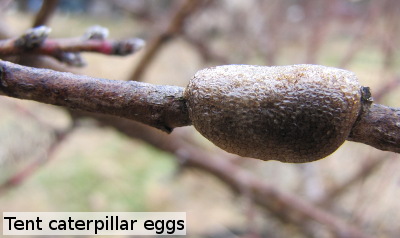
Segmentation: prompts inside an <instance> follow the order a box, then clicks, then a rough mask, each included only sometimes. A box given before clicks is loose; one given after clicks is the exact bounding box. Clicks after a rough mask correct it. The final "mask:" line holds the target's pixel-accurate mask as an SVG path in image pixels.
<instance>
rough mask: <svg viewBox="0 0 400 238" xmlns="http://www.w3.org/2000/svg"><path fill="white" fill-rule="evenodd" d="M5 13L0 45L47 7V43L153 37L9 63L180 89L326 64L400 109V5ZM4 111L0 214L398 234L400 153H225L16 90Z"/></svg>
mask: <svg viewBox="0 0 400 238" xmlns="http://www.w3.org/2000/svg"><path fill="white" fill-rule="evenodd" d="M46 5H47V7H46ZM53 5H54V8H52V7H51V6H53ZM0 12H1V13H0V19H1V20H0V37H1V38H2V39H7V38H12V37H16V36H18V35H21V34H22V33H24V32H25V31H26V30H27V29H29V28H31V27H32V26H34V25H35V23H37V22H40V21H38V18H39V15H40V14H39V13H40V12H42V13H43V12H44V14H45V16H46V18H44V20H43V19H42V21H41V22H40V23H42V24H45V25H47V26H49V27H51V28H52V32H51V35H50V38H75V37H81V36H82V35H83V33H84V32H85V30H86V29H87V28H88V27H90V26H93V25H101V26H103V27H107V28H108V29H109V30H110V36H109V37H110V38H111V39H126V38H132V37H139V38H142V39H144V40H146V42H147V46H146V48H144V49H143V50H141V51H140V52H138V53H135V54H134V55H131V56H126V57H118V56H106V55H101V54H94V53H83V57H84V59H85V61H86V63H87V65H86V66H85V67H82V68H74V67H70V66H66V65H64V64H62V63H59V62H56V61H55V60H53V59H49V58H46V57H40V56H34V57H33V56H30V57H22V56H21V57H12V58H7V60H11V61H13V62H16V63H19V64H24V65H32V66H35V67H46V68H52V69H56V70H61V71H71V72H74V73H78V74H84V75H90V76H93V77H101V78H108V79H113V80H137V81H145V82H150V83H154V84H168V85H179V86H185V85H186V84H187V83H188V80H189V79H190V78H191V77H192V76H193V75H194V73H195V72H196V71H197V70H200V69H202V68H205V67H208V66H214V65H222V64H256V65H288V64H300V63H312V64H322V65H326V66H333V67H339V68H344V69H347V70H351V71H353V72H355V73H356V74H357V76H358V77H359V80H360V82H361V84H362V85H364V86H369V87H371V91H372V95H373V97H374V100H375V102H378V103H382V104H386V105H388V106H393V107H398V106H399V105H400V103H399V99H400V94H399V93H400V90H399V88H398V85H399V83H400V78H399V76H400V75H399V73H400V67H399V65H400V57H399V56H400V55H399V53H400V52H399V49H400V48H399V47H398V42H399V40H400V37H399V36H400V19H399V17H400V2H399V1H396V0H326V1H313V0H247V1H243V0H218V1H216V0H214V1H213V0H197V1H195V0H161V1H160V0H108V1H106V0H81V1H79V0H70V1H66V0H59V1H55V0H49V1H41V0H30V1H28V0H19V1H17V0H0ZM0 115H1V116H0V210H1V211H37V212H41V211H49V212H50V211H51V212H74V211H76V212H78V211H101V212H123V211H131V212H134V211H143V212H146V211H185V212H187V222H188V223H187V224H188V227H187V231H188V237H215V238H216V237H271V238H275V237H345V236H341V235H340V234H344V233H343V232H344V231H345V230H346V229H347V230H355V232H358V233H360V234H364V235H365V237H367V236H368V235H369V236H371V237H399V234H400V226H399V224H400V223H399V222H400V203H399V200H398V198H399V197H400V173H399V172H398V171H400V160H399V158H398V157H399V156H398V155H396V154H394V153H390V152H383V151H378V150H376V149H374V148H372V147H369V146H367V145H363V144H358V143H353V142H346V143H345V144H344V145H343V146H341V147H340V148H339V149H338V150H337V151H336V152H335V153H334V154H332V155H330V156H329V157H327V158H325V159H323V160H320V161H317V162H313V163H309V164H283V163H280V162H275V161H268V162H264V161H259V160H256V159H250V158H246V159H243V158H239V157H237V156H234V155H230V154H227V153H225V152H223V151H221V150H220V149H218V148H216V147H215V146H214V145H212V144H211V143H210V142H208V141H207V140H206V139H204V138H203V137H201V135H199V134H198V133H197V132H196V131H195V130H194V128H192V127H184V128H178V129H176V130H175V131H174V132H173V133H172V134H171V135H167V134H165V133H162V132H158V131H156V130H154V129H151V128H147V127H146V126H143V125H140V124H137V123H134V122H130V121H126V120H122V119H116V118H108V117H102V116H99V115H94V114H93V115H91V114H90V115H89V114H81V113H76V112H70V111H67V110H65V109H63V108H60V107H55V106H49V105H44V104H40V103H36V102H30V101H22V100H17V99H12V98H7V97H1V98H0ZM282 194H283V195H282ZM288 204H289V205H288ZM338 224H344V225H343V226H345V228H343V227H342V226H341V225H338ZM342 228H343V229H342ZM347 237H349V236H347Z"/></svg>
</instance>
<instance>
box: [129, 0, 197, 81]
mask: <svg viewBox="0 0 400 238" xmlns="http://www.w3.org/2000/svg"><path fill="white" fill-rule="evenodd" d="M204 2H205V1H204V0H185V2H184V3H183V4H182V5H181V6H180V7H179V8H177V9H176V11H175V13H174V14H173V15H172V16H171V19H170V20H168V21H167V22H168V24H169V25H168V26H167V27H166V28H165V30H162V31H160V32H159V33H158V34H157V35H156V36H155V37H154V38H153V40H152V41H150V43H149V45H148V47H147V50H146V52H145V53H144V55H143V57H142V58H141V60H140V61H139V63H138V66H137V67H136V68H135V70H134V71H133V72H132V74H131V75H130V77H129V80H131V81H141V78H142V76H143V74H144V72H145V71H146V69H147V67H148V66H149V64H150V62H151V61H152V60H153V59H154V57H155V56H156V54H157V52H159V50H160V49H161V47H162V46H163V45H164V44H165V43H166V42H167V41H168V40H170V39H171V37H173V36H174V35H176V34H178V33H179V32H180V31H181V30H182V28H183V25H184V22H185V20H186V18H187V17H189V16H190V15H191V14H192V13H193V12H194V11H196V9H198V8H199V7H200V6H201V5H202V4H203V3H204Z"/></svg>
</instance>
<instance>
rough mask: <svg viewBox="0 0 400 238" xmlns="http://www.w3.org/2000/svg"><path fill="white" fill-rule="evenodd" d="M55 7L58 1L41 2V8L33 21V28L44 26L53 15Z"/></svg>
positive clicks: (46, 0) (44, 0)
mask: <svg viewBox="0 0 400 238" xmlns="http://www.w3.org/2000/svg"><path fill="white" fill-rule="evenodd" d="M57 5H58V0H43V3H42V6H41V8H40V10H39V12H38V13H37V14H36V17H35V20H34V21H33V27H37V26H42V25H46V24H47V22H48V21H49V19H50V18H51V17H52V15H53V14H54V12H55V10H56V8H57Z"/></svg>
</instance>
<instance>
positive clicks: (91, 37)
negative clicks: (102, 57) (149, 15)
mask: <svg viewBox="0 0 400 238" xmlns="http://www.w3.org/2000/svg"><path fill="white" fill-rule="evenodd" d="M50 32H51V29H50V28H48V27H46V26H40V27H36V28H32V29H29V30H28V31H27V32H26V33H25V34H23V35H22V36H20V37H16V38H13V39H8V40H0V56H3V57H4V56H13V55H24V54H31V55H47V56H52V57H54V58H55V59H57V60H59V61H60V62H63V63H66V64H68V65H70V66H78V67H81V66H84V65H85V63H84V61H83V59H82V58H81V56H80V54H79V53H81V52H96V53H101V54H106V55H120V56H124V55H129V54H132V53H135V52H136V51H138V50H140V49H141V48H142V47H144V45H145V43H144V41H143V40H141V39H137V38H132V39H128V40H121V41H115V40H106V38H107V36H108V29H106V28H103V27H100V26H93V27H90V28H89V29H88V30H87V31H86V32H85V34H84V36H83V37H81V38H69V39H47V37H48V35H49V34H50Z"/></svg>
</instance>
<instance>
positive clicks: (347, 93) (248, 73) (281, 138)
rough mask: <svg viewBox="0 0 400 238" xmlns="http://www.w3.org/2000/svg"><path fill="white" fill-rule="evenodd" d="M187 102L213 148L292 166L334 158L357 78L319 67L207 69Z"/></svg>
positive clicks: (355, 103)
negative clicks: (214, 146) (328, 156)
mask: <svg viewBox="0 0 400 238" xmlns="http://www.w3.org/2000/svg"><path fill="white" fill-rule="evenodd" d="M185 98H186V100H187V105H188V108H189V115H190V118H191V120H192V123H193V125H194V127H195V128H196V129H197V130H198V131H199V132H200V133H201V134H202V135H203V136H205V137H206V138H207V139H209V140H210V141H211V142H213V143H214V144H215V145H217V146H218V147H220V148H222V149H224V150H226V151H228V152H231V153H234V154H238V155H241V156H245V157H252V158H258V159H262V160H279V161H282V162H291V163H302V162H310V161H314V160H318V159H321V158H324V157H326V156H327V155H329V154H331V153H332V152H334V151H335V150H336V149H337V148H338V147H339V146H340V145H341V144H342V143H343V142H344V141H345V139H346V138H347V136H348V135H349V133H350V130H351V128H352V126H353V123H354V122H355V120H356V119H357V116H358V113H359V111H360V107H361V101H360V98H361V92H360V85H359V83H358V80H357V78H356V76H355V74H353V73H352V72H349V71H346V70H341V69H336V68H330V67H325V66H319V65H291V66H275V67H267V66H251V65H226V66H218V67H213V68H207V69H204V70H201V71H199V72H197V73H196V75H195V76H194V77H193V79H192V80H191V81H190V83H189V85H188V87H187V88H186V91H185Z"/></svg>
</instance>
